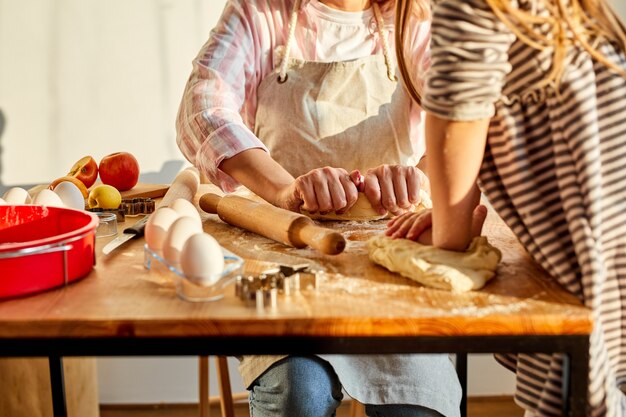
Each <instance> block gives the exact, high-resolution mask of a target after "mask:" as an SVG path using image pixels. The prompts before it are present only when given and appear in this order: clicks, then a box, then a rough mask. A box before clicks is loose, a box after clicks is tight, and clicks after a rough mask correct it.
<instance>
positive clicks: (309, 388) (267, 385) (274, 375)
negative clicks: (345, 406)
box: [248, 356, 441, 417]
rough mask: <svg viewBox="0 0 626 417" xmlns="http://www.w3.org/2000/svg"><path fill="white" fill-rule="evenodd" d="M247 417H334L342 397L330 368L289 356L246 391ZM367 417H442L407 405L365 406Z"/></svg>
mask: <svg viewBox="0 0 626 417" xmlns="http://www.w3.org/2000/svg"><path fill="white" fill-rule="evenodd" d="M248 389H249V390H250V417H335V411H336V410H337V407H339V405H340V404H341V399H342V398H343V394H342V393H341V383H340V382H339V378H338V377H337V374H335V371H334V370H333V368H332V367H331V366H330V364H329V363H328V362H326V361H324V360H322V359H320V358H317V357H315V356H311V357H303V356H289V357H287V358H285V359H283V360H281V361H280V362H276V363H275V364H273V365H272V366H271V367H270V368H269V369H268V370H266V371H265V372H264V373H263V374H262V375H261V376H260V377H258V378H257V379H256V380H255V381H254V382H253V383H252V385H251V386H250V387H249V388H248ZM365 412H366V413H367V415H368V416H370V417H441V414H439V413H438V412H436V411H434V410H431V409H430V408H425V407H421V406H419V405H408V404H385V405H374V404H366V405H365Z"/></svg>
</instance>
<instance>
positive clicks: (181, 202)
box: [169, 198, 202, 226]
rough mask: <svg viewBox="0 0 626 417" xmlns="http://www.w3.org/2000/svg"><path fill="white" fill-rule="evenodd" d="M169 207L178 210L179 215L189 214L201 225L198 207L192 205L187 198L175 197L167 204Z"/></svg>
mask: <svg viewBox="0 0 626 417" xmlns="http://www.w3.org/2000/svg"><path fill="white" fill-rule="evenodd" d="M169 208H171V209H172V210H175V211H176V212H178V213H179V214H180V215H181V216H189V217H193V218H194V219H196V220H197V222H198V224H200V226H202V219H201V218H200V213H198V209H196V206H194V205H193V204H192V203H191V202H190V201H189V200H186V199H184V198H177V199H176V200H174V201H172V203H171V204H170V205H169Z"/></svg>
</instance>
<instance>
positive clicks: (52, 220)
mask: <svg viewBox="0 0 626 417" xmlns="http://www.w3.org/2000/svg"><path fill="white" fill-rule="evenodd" d="M97 226H98V217H97V216H96V215H94V214H92V213H89V212H86V211H81V210H74V209H70V208H60V207H45V206H29V205H20V206H0V298H6V297H16V296H20V295H26V294H31V293H35V292H40V291H44V290H47V289H50V288H55V287H59V286H62V285H66V284H68V283H70V282H72V281H75V280H77V279H80V278H82V277H84V276H85V275H87V274H88V273H89V272H90V271H91V270H92V269H93V265H94V263H95V259H96V258H95V247H96V245H95V239H96V238H95V237H96V227H97Z"/></svg>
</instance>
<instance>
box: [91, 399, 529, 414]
mask: <svg viewBox="0 0 626 417" xmlns="http://www.w3.org/2000/svg"><path fill="white" fill-rule="evenodd" d="M523 415H524V412H523V411H522V409H521V408H519V407H518V406H517V405H515V403H514V402H513V399H512V398H511V397H477V398H470V399H469V409H468V417H522V416H523ZM198 416H199V413H198V407H197V406H195V405H160V406H138V405H129V406H123V405H105V406H102V407H101V409H100V417H198ZM249 416H250V414H249V413H248V405H247V404H245V403H241V404H237V405H236V406H235V417H249ZM211 417H221V414H220V410H219V406H218V405H215V406H211ZM337 417H350V402H348V401H344V402H343V404H342V405H341V406H340V407H339V409H338V412H337Z"/></svg>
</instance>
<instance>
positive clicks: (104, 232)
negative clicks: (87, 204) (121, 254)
mask: <svg viewBox="0 0 626 417" xmlns="http://www.w3.org/2000/svg"><path fill="white" fill-rule="evenodd" d="M96 215H97V216H98V220H99V222H98V227H97V228H96V237H108V236H113V235H116V234H117V216H116V215H115V213H111V212H107V211H100V212H97V213H96Z"/></svg>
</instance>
